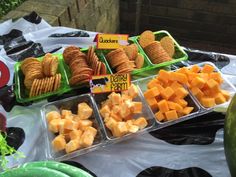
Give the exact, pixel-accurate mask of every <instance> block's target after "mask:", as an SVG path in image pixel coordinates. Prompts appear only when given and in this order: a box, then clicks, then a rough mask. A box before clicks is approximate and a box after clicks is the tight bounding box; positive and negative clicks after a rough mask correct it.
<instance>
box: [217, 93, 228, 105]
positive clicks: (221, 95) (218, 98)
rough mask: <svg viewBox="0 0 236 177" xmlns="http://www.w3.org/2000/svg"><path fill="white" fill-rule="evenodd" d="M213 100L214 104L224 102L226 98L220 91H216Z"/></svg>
mask: <svg viewBox="0 0 236 177" xmlns="http://www.w3.org/2000/svg"><path fill="white" fill-rule="evenodd" d="M215 102H216V104H222V103H225V102H226V98H225V97H224V95H223V94H222V93H218V94H217V95H216V97H215Z"/></svg>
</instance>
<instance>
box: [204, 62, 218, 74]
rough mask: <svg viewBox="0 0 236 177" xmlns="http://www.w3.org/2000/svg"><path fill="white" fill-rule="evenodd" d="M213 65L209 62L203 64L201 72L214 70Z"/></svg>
mask: <svg viewBox="0 0 236 177" xmlns="http://www.w3.org/2000/svg"><path fill="white" fill-rule="evenodd" d="M214 70H215V69H214V67H213V66H212V65H209V64H205V65H204V66H203V68H202V71H201V72H202V73H212V72H213V71H214Z"/></svg>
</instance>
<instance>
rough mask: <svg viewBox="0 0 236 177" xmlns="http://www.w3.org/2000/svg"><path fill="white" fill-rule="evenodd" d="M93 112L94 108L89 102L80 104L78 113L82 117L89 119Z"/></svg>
mask: <svg viewBox="0 0 236 177" xmlns="http://www.w3.org/2000/svg"><path fill="white" fill-rule="evenodd" d="M92 113H93V110H92V108H90V106H89V105H88V104H87V103H85V102H83V103H79V104H78V115H79V117H80V119H88V118H89V117H91V115H92Z"/></svg>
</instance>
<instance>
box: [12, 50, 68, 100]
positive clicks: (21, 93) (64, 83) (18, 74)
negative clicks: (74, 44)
mask: <svg viewBox="0 0 236 177" xmlns="http://www.w3.org/2000/svg"><path fill="white" fill-rule="evenodd" d="M53 55H54V56H57V57H58V59H59V65H58V70H57V73H60V74H61V86H60V88H59V89H58V90H57V91H54V92H50V93H45V94H42V95H39V96H35V97H32V98H29V90H28V89H26V88H25V86H24V78H25V76H24V74H23V73H22V71H21V69H20V65H21V63H22V62H17V63H16V64H15V66H14V72H15V74H14V77H15V78H14V82H15V88H14V92H15V94H16V100H17V102H20V103H26V102H31V101H32V102H33V101H39V100H42V99H44V98H47V97H50V96H53V95H61V94H63V93H65V92H67V91H68V90H69V89H70V88H69V81H68V78H67V75H66V71H65V69H64V65H63V62H64V61H63V59H62V55H60V54H53ZM42 58H43V57H40V58H38V60H39V61H41V60H42Z"/></svg>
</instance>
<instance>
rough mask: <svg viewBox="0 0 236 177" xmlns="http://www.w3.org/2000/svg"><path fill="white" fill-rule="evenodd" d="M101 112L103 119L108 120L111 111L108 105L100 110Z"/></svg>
mask: <svg viewBox="0 0 236 177" xmlns="http://www.w3.org/2000/svg"><path fill="white" fill-rule="evenodd" d="M99 112H100V114H101V116H102V117H103V118H106V117H107V116H109V115H110V113H111V110H110V108H109V106H108V105H105V106H103V107H102V108H101V109H100V110H99Z"/></svg>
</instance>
